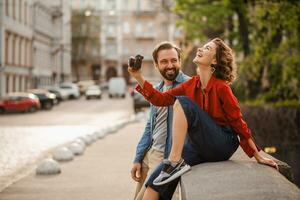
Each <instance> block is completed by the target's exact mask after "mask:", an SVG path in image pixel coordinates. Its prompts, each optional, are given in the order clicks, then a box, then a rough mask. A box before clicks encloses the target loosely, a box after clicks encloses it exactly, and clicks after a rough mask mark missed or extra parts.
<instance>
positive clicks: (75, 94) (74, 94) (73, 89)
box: [59, 83, 80, 99]
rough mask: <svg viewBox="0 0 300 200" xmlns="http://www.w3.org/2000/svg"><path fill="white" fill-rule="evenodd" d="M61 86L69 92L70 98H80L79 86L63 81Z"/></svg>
mask: <svg viewBox="0 0 300 200" xmlns="http://www.w3.org/2000/svg"><path fill="white" fill-rule="evenodd" d="M59 88H60V89H63V90H65V91H66V92H67V93H68V98H69V99H78V98H79V97H80V92H79V87H78V86H77V85H76V84H74V83H61V84H60V85H59Z"/></svg>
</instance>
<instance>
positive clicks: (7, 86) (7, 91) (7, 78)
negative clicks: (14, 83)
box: [6, 74, 9, 93]
mask: <svg viewBox="0 0 300 200" xmlns="http://www.w3.org/2000/svg"><path fill="white" fill-rule="evenodd" d="M6 93H9V74H6Z"/></svg>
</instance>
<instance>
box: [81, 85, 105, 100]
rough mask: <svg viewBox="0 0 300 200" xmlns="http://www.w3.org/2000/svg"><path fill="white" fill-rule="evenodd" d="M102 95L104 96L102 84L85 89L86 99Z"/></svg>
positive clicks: (98, 97)
mask: <svg viewBox="0 0 300 200" xmlns="http://www.w3.org/2000/svg"><path fill="white" fill-rule="evenodd" d="M101 97H102V91H101V89H100V86H98V85H92V86H90V87H88V88H87V89H86V91H85V98H86V99H90V98H97V99H101Z"/></svg>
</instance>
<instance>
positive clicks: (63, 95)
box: [44, 86, 69, 102]
mask: <svg viewBox="0 0 300 200" xmlns="http://www.w3.org/2000/svg"><path fill="white" fill-rule="evenodd" d="M44 88H45V89H47V90H48V91H49V92H51V93H53V94H55V95H56V99H57V100H58V101H59V102H60V101H65V100H67V99H69V95H68V94H69V93H68V92H67V91H66V90H63V89H61V88H59V87H58V86H45V87H44Z"/></svg>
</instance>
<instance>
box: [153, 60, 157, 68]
mask: <svg viewBox="0 0 300 200" xmlns="http://www.w3.org/2000/svg"><path fill="white" fill-rule="evenodd" d="M153 64H154V66H155V68H157V69H158V65H157V63H156V62H155V61H153Z"/></svg>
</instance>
